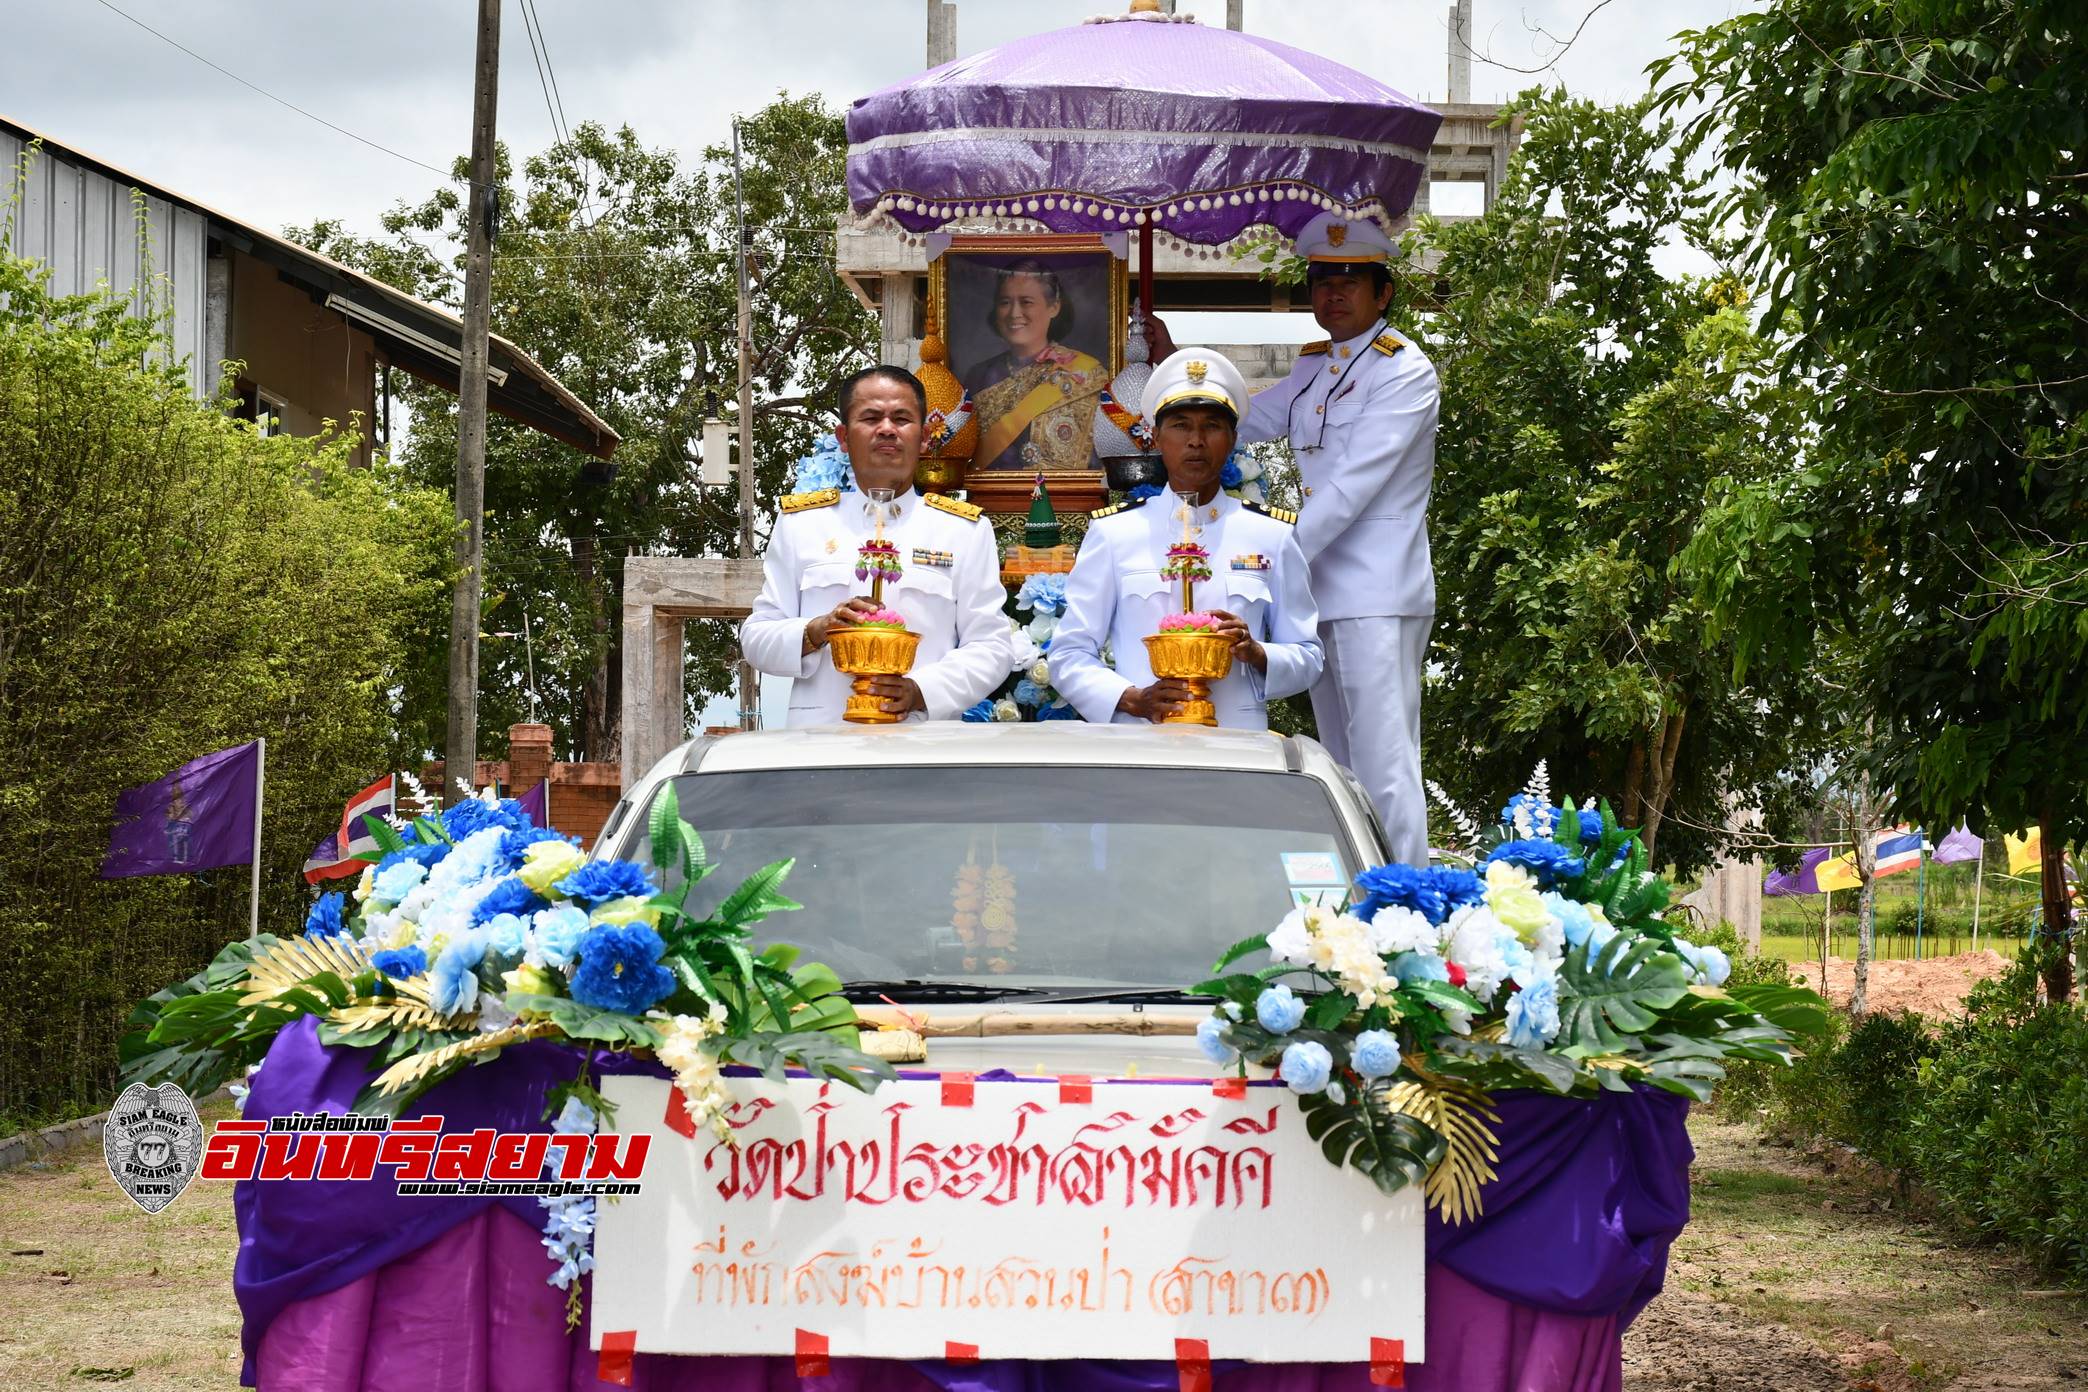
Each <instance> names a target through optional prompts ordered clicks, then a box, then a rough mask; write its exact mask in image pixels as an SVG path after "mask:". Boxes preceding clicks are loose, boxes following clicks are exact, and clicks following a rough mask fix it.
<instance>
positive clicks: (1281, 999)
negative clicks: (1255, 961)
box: [1254, 986, 1305, 1034]
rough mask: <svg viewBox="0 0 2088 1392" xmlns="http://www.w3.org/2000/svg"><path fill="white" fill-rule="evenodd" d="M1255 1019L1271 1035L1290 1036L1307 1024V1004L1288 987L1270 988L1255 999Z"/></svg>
mask: <svg viewBox="0 0 2088 1392" xmlns="http://www.w3.org/2000/svg"><path fill="white" fill-rule="evenodd" d="M1254 1018H1255V1019H1257V1020H1259V1021H1261V1027H1262V1028H1263V1029H1265V1030H1267V1031H1268V1032H1269V1033H1271V1034H1289V1033H1290V1032H1291V1031H1292V1030H1294V1029H1296V1028H1297V1027H1298V1026H1299V1025H1302V1024H1304V1023H1305V1002H1303V1001H1301V1000H1299V999H1298V998H1297V996H1296V995H1294V994H1292V992H1291V988H1290V987H1288V986H1270V987H1268V988H1266V989H1264V990H1263V991H1262V993H1261V995H1260V996H1259V997H1257V998H1256V999H1255V1002H1254Z"/></svg>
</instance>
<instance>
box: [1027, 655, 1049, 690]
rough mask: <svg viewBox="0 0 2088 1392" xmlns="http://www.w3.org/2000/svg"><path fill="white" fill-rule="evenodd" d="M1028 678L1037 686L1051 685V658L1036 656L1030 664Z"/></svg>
mask: <svg viewBox="0 0 2088 1392" xmlns="http://www.w3.org/2000/svg"><path fill="white" fill-rule="evenodd" d="M1029 678H1030V680H1031V681H1033V682H1035V683H1036V684H1037V685H1039V686H1049V685H1051V660H1050V659H1049V658H1043V657H1040V658H1038V659H1037V660H1036V661H1035V662H1034V663H1032V664H1031V666H1030V669H1029Z"/></svg>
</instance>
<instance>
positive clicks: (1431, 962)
mask: <svg viewBox="0 0 2088 1392" xmlns="http://www.w3.org/2000/svg"><path fill="white" fill-rule="evenodd" d="M1391 966H1392V974H1393V975H1394V976H1396V977H1398V978H1399V984H1400V985H1402V986H1411V985H1413V984H1414V983H1415V982H1417V981H1448V980H1449V979H1450V964H1449V963H1448V962H1446V961H1444V960H1443V959H1442V957H1441V956H1440V955H1439V954H1437V953H1434V952H1402V953H1400V954H1399V955H1398V956H1396V957H1394V958H1392V961H1391Z"/></svg>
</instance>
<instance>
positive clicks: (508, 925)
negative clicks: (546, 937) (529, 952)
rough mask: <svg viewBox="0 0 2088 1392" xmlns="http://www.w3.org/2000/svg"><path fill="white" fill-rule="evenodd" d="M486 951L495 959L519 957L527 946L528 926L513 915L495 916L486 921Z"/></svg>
mask: <svg viewBox="0 0 2088 1392" xmlns="http://www.w3.org/2000/svg"><path fill="white" fill-rule="evenodd" d="M485 933H486V951H487V952H488V953H490V954H492V955H493V956H495V957H520V956H521V955H522V951H523V949H524V948H526V947H527V946H528V945H529V924H528V923H527V922H526V921H525V920H523V919H520V918H517V917H516V916H515V915H514V914H511V913H504V914H495V915H494V916H493V917H492V918H489V919H487V920H486V925H485Z"/></svg>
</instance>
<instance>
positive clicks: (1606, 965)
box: [1559, 933, 1689, 1054]
mask: <svg viewBox="0 0 2088 1392" xmlns="http://www.w3.org/2000/svg"><path fill="white" fill-rule="evenodd" d="M1591 941H1592V940H1591ZM1588 946H1589V944H1588V943H1582V944H1581V945H1580V946H1579V947H1576V948H1574V949H1572V950H1571V951H1569V952H1568V953H1567V954H1566V960H1565V961H1564V962H1563V963H1561V964H1560V967H1559V1023H1560V1029H1559V1043H1560V1044H1561V1045H1563V1046H1565V1047H1567V1048H1571V1049H1575V1050H1579V1051H1582V1052H1584V1053H1588V1054H1608V1053H1615V1052H1616V1051H1618V1050H1619V1049H1622V1048H1624V1047H1626V1046H1627V1044H1628V1036H1630V1035H1634V1034H1639V1033H1641V1032H1643V1031H1645V1030H1649V1029H1651V1028H1652V1027H1653V1026H1654V1025H1656V1024H1658V1023H1659V1020H1660V1016H1659V1014H1658V1012H1660V1011H1662V1010H1665V1009H1666V1008H1667V1007H1669V1006H1671V1005H1673V1004H1674V1003H1675V1002H1676V1001H1679V1000H1681V999H1682V997H1683V996H1685V995H1686V994H1688V991H1689V977H1688V973H1687V969H1686V968H1685V967H1684V966H1683V964H1682V959H1681V958H1679V957H1677V956H1675V954H1674V953H1672V952H1670V951H1669V950H1668V949H1667V947H1666V945H1665V944H1663V943H1662V942H1660V941H1659V940H1657V939H1653V938H1638V937H1633V936H1631V935H1629V934H1624V933H1620V934H1618V935H1617V936H1616V937H1613V938H1611V939H1610V940H1609V941H1608V942H1606V943H1604V944H1603V945H1602V951H1601V953H1600V954H1599V955H1598V956H1597V957H1596V958H1595V959H1594V960H1593V961H1590V960H1589V957H1588Z"/></svg>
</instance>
